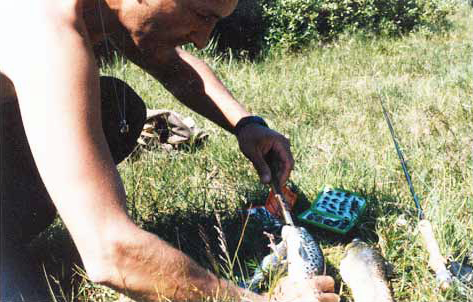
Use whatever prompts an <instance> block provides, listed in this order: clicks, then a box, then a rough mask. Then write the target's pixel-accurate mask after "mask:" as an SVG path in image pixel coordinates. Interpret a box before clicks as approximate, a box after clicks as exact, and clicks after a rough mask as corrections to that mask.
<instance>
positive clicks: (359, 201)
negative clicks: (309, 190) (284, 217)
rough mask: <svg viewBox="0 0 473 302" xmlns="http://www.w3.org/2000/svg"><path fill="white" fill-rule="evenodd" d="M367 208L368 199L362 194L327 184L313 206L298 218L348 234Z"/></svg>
mask: <svg viewBox="0 0 473 302" xmlns="http://www.w3.org/2000/svg"><path fill="white" fill-rule="evenodd" d="M365 209H366V200H365V199H364V198H363V197H361V196H360V195H358V194H356V193H353V192H349V191H346V190H343V189H336V188H331V187H328V186H326V187H325V188H324V189H323V190H322V191H321V192H320V193H319V194H318V195H317V198H316V199H315V201H314V202H313V203H312V205H311V207H310V208H309V209H308V210H307V211H305V212H303V213H301V214H299V216H298V218H299V220H301V221H302V222H305V223H309V224H313V225H316V226H318V227H320V228H323V229H327V230H330V231H333V232H336V233H339V234H346V233H347V232H348V231H349V230H351V229H352V228H353V227H354V226H355V225H356V223H357V222H358V220H359V218H360V216H361V215H362V214H363V213H364V211H365Z"/></svg>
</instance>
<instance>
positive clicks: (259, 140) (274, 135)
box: [237, 124, 294, 187]
mask: <svg viewBox="0 0 473 302" xmlns="http://www.w3.org/2000/svg"><path fill="white" fill-rule="evenodd" d="M237 139H238V144H239V146H240V150H241V151H242V152H243V154H244V155H245V156H246V157H247V158H248V159H249V160H250V161H251V162H252V163H253V166H254V167H255V169H256V171H257V172H258V175H259V178H260V180H261V183H263V184H269V183H270V182H271V181H274V180H273V177H275V178H276V179H277V181H278V183H279V185H280V186H281V187H283V186H284V184H285V183H286V181H287V179H288V178H289V175H290V174H291V171H292V169H293V168H294V159H293V157H292V153H291V144H290V142H289V140H288V139H287V138H286V137H285V136H283V135H282V134H280V133H278V132H276V131H274V130H272V129H269V128H267V127H264V126H261V125H259V124H249V125H247V126H245V127H244V128H242V129H241V130H240V132H239V134H238V136H237ZM269 161H271V162H269ZM270 166H272V167H273V169H270ZM274 167H275V168H274ZM271 171H273V172H274V171H277V172H276V175H272V173H271Z"/></svg>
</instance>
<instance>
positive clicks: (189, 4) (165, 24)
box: [120, 0, 238, 50]
mask: <svg viewBox="0 0 473 302" xmlns="http://www.w3.org/2000/svg"><path fill="white" fill-rule="evenodd" d="M130 1H131V2H132V3H133V5H132V6H131V5H130V6H128V7H127V6H126V4H125V6H124V7H123V13H122V14H120V19H121V20H122V23H123V24H124V25H125V27H126V28H127V29H128V30H129V31H130V33H131V35H132V37H133V39H134V41H135V43H136V44H137V45H138V46H139V47H140V48H142V49H145V50H152V49H157V48H168V47H175V46H179V45H184V44H187V43H193V44H194V45H195V46H196V47H197V48H203V47H205V46H206V45H207V43H208V41H209V39H210V34H211V33H212V30H213V28H214V27H215V24H216V23H217V21H218V20H219V19H221V18H223V17H226V16H228V15H230V14H231V13H232V12H233V10H234V9H235V7H236V5H237V3H238V0H142V1H137V0H130ZM124 2H125V1H124Z"/></svg>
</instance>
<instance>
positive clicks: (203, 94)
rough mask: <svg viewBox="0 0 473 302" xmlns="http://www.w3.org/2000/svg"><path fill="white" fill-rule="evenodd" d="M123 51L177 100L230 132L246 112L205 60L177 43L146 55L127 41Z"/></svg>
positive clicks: (246, 114) (247, 114)
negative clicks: (174, 46) (175, 45)
mask: <svg viewBox="0 0 473 302" xmlns="http://www.w3.org/2000/svg"><path fill="white" fill-rule="evenodd" d="M125 55H126V56H127V57H128V58H130V59H131V60H132V61H134V62H135V63H136V64H138V65H139V66H141V67H142V68H143V69H145V70H146V71H147V72H148V73H149V74H151V75H152V76H154V77H155V78H156V79H157V80H158V81H159V82H161V84H163V86H164V87H165V88H166V89H167V90H168V91H169V92H171V93H172V94H173V95H174V96H175V97H176V98H177V99H178V100H179V101H180V102H181V103H183V104H184V105H186V106H187V107H189V108H190V109H192V110H193V111H195V112H197V113H199V114H201V115H203V116H205V117H206V118H208V119H209V120H211V121H213V122H214V123H216V124H218V125H219V126H221V127H222V128H224V129H226V130H228V131H230V132H232V130H233V128H234V127H235V125H236V124H237V123H238V121H239V120H240V119H241V118H243V117H246V116H249V115H250V113H248V112H247V111H246V109H245V108H244V107H243V106H242V105H241V104H239V103H238V102H237V101H236V100H235V98H234V97H233V96H232V94H231V93H230V92H229V91H228V89H227V88H225V86H224V85H223V84H222V82H221V81H220V80H219V79H218V78H217V77H216V76H215V74H214V73H213V71H212V70H211V69H210V68H209V67H208V66H207V64H205V63H204V62H203V61H201V60H200V59H198V58H196V57H194V56H193V55H191V54H190V53H188V52H186V51H184V50H182V49H181V48H180V47H176V48H169V49H162V50H156V51H155V53H153V54H152V55H149V56H146V55H143V53H141V52H139V51H138V50H137V49H135V47H134V46H133V45H132V44H130V43H129V44H128V45H127V46H126V47H125Z"/></svg>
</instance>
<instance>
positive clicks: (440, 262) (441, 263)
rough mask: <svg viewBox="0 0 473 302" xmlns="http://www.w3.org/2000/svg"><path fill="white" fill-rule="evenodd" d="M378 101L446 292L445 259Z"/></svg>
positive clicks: (431, 260)
mask: <svg viewBox="0 0 473 302" xmlns="http://www.w3.org/2000/svg"><path fill="white" fill-rule="evenodd" d="M379 101H380V103H381V107H382V108H383V115H384V118H385V119H386V122H387V124H388V127H389V132H390V133H391V137H392V139H393V142H394V147H395V148H396V152H397V155H398V157H399V160H400V161H401V166H402V170H403V171H404V176H405V177H406V180H407V184H408V185H409V190H410V191H411V195H412V197H413V199H414V203H415V205H416V208H417V215H418V218H419V230H420V233H421V235H422V239H423V241H424V245H425V247H426V248H427V251H428V252H429V266H430V268H432V270H434V272H435V276H436V279H437V282H438V283H439V287H440V288H441V289H442V290H446V289H447V288H449V287H450V285H451V283H452V276H451V274H450V272H449V271H448V270H447V268H446V267H445V259H444V258H443V257H442V254H441V253H440V248H439V245H438V243H437V240H436V239H435V236H434V232H433V229H432V224H431V223H430V221H429V220H427V219H425V216H424V212H423V210H422V207H421V206H420V203H419V199H418V198H417V195H416V193H415V191H414V186H413V185H412V181H411V176H410V174H409V171H408V170H407V164H406V161H405V159H404V155H403V154H402V151H401V148H400V147H399V144H398V142H397V140H396V135H395V134H394V128H393V126H392V123H391V119H390V118H389V114H388V111H387V110H386V106H385V105H384V102H383V98H382V97H379Z"/></svg>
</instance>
